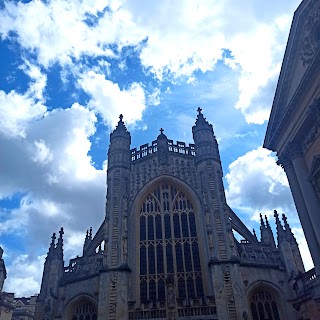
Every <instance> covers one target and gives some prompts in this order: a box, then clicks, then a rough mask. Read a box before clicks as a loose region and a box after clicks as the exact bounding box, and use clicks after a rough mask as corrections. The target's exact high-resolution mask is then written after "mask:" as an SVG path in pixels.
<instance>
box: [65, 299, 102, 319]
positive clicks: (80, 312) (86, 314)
mask: <svg viewBox="0 0 320 320" xmlns="http://www.w3.org/2000/svg"><path fill="white" fill-rule="evenodd" d="M69 319H72V320H97V309H96V307H95V306H94V304H93V303H91V302H90V301H87V300H81V301H80V302H79V303H77V304H76V305H75V306H74V307H73V309H72V311H71V317H69Z"/></svg>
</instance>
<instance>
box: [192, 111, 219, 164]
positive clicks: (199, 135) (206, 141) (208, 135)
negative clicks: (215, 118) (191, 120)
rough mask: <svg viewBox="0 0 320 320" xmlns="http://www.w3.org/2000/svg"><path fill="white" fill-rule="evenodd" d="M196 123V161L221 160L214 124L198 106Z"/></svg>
mask: <svg viewBox="0 0 320 320" xmlns="http://www.w3.org/2000/svg"><path fill="white" fill-rule="evenodd" d="M197 111H198V115H197V119H196V123H195V125H194V126H193V127H192V134H193V140H194V143H195V151H196V162H197V163H198V162H201V161H203V160H207V159H214V160H217V161H219V162H220V154H219V149H218V143H217V140H216V137H215V135H214V133H213V128H212V124H209V122H208V121H207V120H206V118H204V116H203V114H202V112H201V111H202V109H201V108H200V107H199V108H198V110H197Z"/></svg>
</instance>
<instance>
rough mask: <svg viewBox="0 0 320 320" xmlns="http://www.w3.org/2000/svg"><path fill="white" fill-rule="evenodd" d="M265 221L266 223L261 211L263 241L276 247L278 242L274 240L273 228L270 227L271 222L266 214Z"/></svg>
mask: <svg viewBox="0 0 320 320" xmlns="http://www.w3.org/2000/svg"><path fill="white" fill-rule="evenodd" d="M265 221H266V223H264V220H263V217H262V214H261V213H260V231H261V242H263V243H265V244H269V245H271V246H272V247H273V248H274V247H275V246H276V244H275V241H274V237H273V232H272V229H271V227H270V224H269V221H268V218H267V216H266V215H265Z"/></svg>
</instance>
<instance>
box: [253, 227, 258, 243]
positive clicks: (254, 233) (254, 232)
mask: <svg viewBox="0 0 320 320" xmlns="http://www.w3.org/2000/svg"><path fill="white" fill-rule="evenodd" d="M252 231H253V236H254V237H255V238H256V239H257V241H258V237H257V234H256V230H254V229H253V230H252Z"/></svg>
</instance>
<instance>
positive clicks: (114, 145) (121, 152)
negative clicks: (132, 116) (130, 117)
mask: <svg viewBox="0 0 320 320" xmlns="http://www.w3.org/2000/svg"><path fill="white" fill-rule="evenodd" d="M130 143H131V136H130V133H129V131H128V130H127V128H126V126H125V124H124V122H123V115H122V114H120V116H119V122H118V125H117V126H116V128H115V130H114V131H113V132H112V133H111V134H110V145H109V151H108V170H111V169H113V168H114V167H125V168H130V163H131V153H130Z"/></svg>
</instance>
